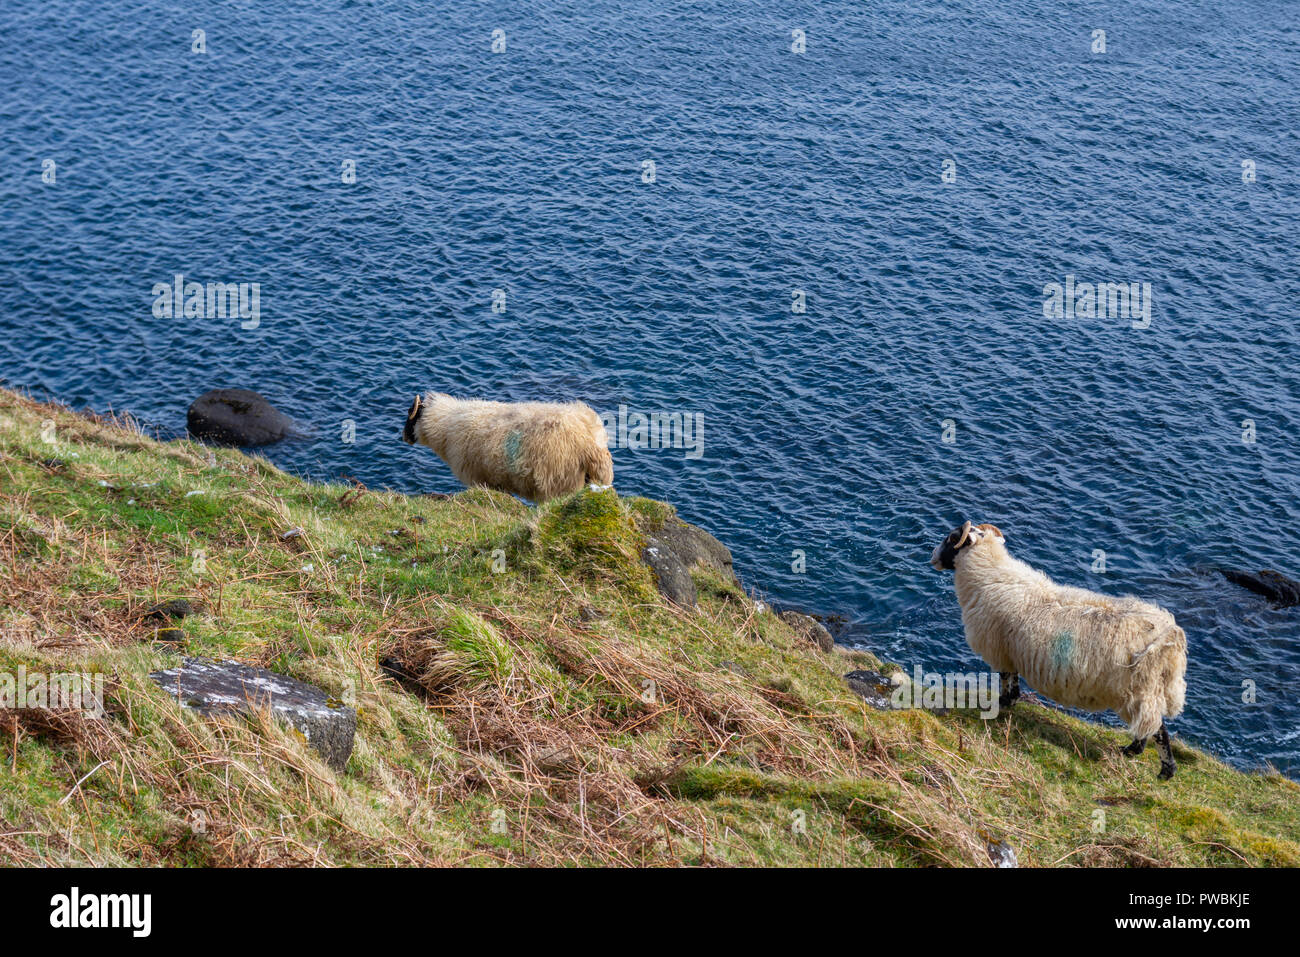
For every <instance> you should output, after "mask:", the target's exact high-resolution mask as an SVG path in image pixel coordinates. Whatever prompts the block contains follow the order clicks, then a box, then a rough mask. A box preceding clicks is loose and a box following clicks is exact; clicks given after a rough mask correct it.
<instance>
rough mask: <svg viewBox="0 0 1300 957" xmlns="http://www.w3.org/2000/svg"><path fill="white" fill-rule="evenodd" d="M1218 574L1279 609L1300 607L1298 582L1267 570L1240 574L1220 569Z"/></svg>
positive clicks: (1227, 569)
mask: <svg viewBox="0 0 1300 957" xmlns="http://www.w3.org/2000/svg"><path fill="white" fill-rule="evenodd" d="M1219 574H1221V575H1222V576H1223V577H1224V578H1226V579H1228V581H1230V582H1232V583H1233V584H1234V585H1240V586H1241V587H1242V588H1245V589H1248V590H1250V591H1253V592H1254V593H1255V594H1256V595H1263V596H1264V597H1265V598H1267V599H1268V600H1269V601H1271V602H1272V603H1273V604H1275V605H1277V606H1279V607H1281V608H1291V607H1292V606H1294V605H1300V582H1297V581H1293V580H1291V579H1290V578H1287V577H1286V576H1285V575H1282V574H1279V573H1278V572H1275V571H1270V570H1268V569H1265V570H1264V571H1258V572H1241V571H1234V570H1233V569H1230V568H1220V569H1219Z"/></svg>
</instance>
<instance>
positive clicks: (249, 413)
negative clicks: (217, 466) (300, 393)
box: [185, 389, 294, 446]
mask: <svg viewBox="0 0 1300 957" xmlns="http://www.w3.org/2000/svg"><path fill="white" fill-rule="evenodd" d="M185 424H186V427H187V428H188V429H189V431H190V434H191V435H193V436H194V437H196V438H200V439H207V440H208V441H211V442H219V443H221V444H222V445H241V446H255V445H270V444H271V443H272V442H279V441H280V440H281V439H284V438H287V437H288V436H290V435H292V434H293V432H294V427H293V420H292V419H290V418H289V417H288V416H287V415H285V414H284V413H283V412H281V411H280V410H279V409H277V408H276V407H275V406H273V405H271V403H270V402H269V401H268V400H267V398H266V397H265V396H263V395H260V394H259V393H257V392H253V391H250V390H249V389H213V390H211V391H210V392H205V393H203V395H201V396H199V397H198V398H197V399H195V400H194V402H193V403H191V405H190V408H189V412H188V414H187V415H186V417H185Z"/></svg>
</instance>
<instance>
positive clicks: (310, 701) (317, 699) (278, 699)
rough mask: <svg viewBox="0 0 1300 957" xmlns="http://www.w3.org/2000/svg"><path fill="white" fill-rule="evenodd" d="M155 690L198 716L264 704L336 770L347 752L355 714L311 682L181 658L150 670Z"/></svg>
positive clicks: (231, 664) (246, 667)
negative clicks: (162, 668)
mask: <svg viewBox="0 0 1300 957" xmlns="http://www.w3.org/2000/svg"><path fill="white" fill-rule="evenodd" d="M149 677H150V678H152V679H153V680H154V681H155V682H156V683H157V684H158V685H159V686H160V687H161V688H163V689H164V690H165V691H167V692H168V694H170V695H172V696H173V697H175V698H176V700H177V701H179V702H180V703H181V704H182V705H184V706H185V707H187V708H192V709H193V710H195V711H197V712H198V713H199V714H202V715H219V714H245V715H246V714H251V713H252V712H253V710H254V709H261V708H269V709H270V711H271V713H272V714H273V715H274V716H275V717H276V718H277V719H279V720H280V721H282V722H284V723H285V724H288V725H289V726H290V727H292V728H294V729H296V730H297V731H298V732H299V733H300V734H301V735H302V736H303V737H304V738H306V739H307V743H308V744H310V745H311V746H312V747H313V748H314V749H315V750H316V751H317V753H319V754H320V756H321V757H322V758H324V759H325V763H326V764H328V765H329V766H330V767H332V768H333V769H334V770H336V771H342V770H343V768H344V767H345V766H346V765H347V763H348V757H349V756H350V755H351V754H352V744H353V739H354V738H355V737H356V731H357V714H356V712H355V711H353V710H352V709H351V708H349V707H346V706H344V705H341V704H338V703H336V702H333V701H331V699H330V697H329V696H328V695H327V694H325V692H324V691H322V690H321V689H320V688H317V687H315V686H314V685H309V684H306V683H305V682H302V681H297V680H295V679H293V678H288V677H285V676H284V675H278V674H276V673H275V672H273V671H267V670H265V669H263V668H253V667H251V666H249V665H244V664H240V663H239V662H237V661H208V660H206V659H203V658H186V659H184V661H183V662H182V664H181V667H179V668H169V669H167V670H166V671H155V672H152V673H150V675H149Z"/></svg>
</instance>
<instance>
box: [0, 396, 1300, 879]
mask: <svg viewBox="0 0 1300 957" xmlns="http://www.w3.org/2000/svg"><path fill="white" fill-rule="evenodd" d="M670 513H671V510H670V508H669V507H668V506H665V505H662V504H659V503H655V502H650V501H647V500H644V499H629V498H619V497H618V496H617V495H616V494H615V493H614V492H613V491H604V492H591V491H584V492H580V493H577V494H576V495H574V496H571V497H569V498H567V499H563V500H559V501H556V502H552V503H550V504H548V505H546V506H545V507H543V508H541V509H530V508H528V507H526V506H524V505H523V504H521V503H519V502H517V501H515V500H514V499H511V498H509V497H507V496H504V495H500V494H496V493H490V492H486V491H483V490H473V491H467V492H463V493H461V494H459V495H455V496H453V497H451V498H442V499H439V498H431V497H406V496H402V495H396V494H386V493H385V494H380V493H375V492H369V491H365V490H362V489H351V490H349V489H348V488H347V487H344V486H323V485H311V484H307V483H304V482H302V481H299V480H298V479H295V478H292V477H290V476H288V475H286V474H284V473H282V472H280V471H278V470H276V469H275V468H274V467H272V466H270V465H269V464H267V463H266V462H265V461H262V460H260V459H257V458H251V457H249V456H246V455H244V454H242V453H240V452H237V451H232V450H221V449H217V450H209V449H207V448H205V447H203V446H201V445H197V444H194V443H190V442H172V443H159V442H155V441H153V440H151V439H148V438H145V437H142V436H141V435H139V434H138V433H137V432H136V431H135V430H133V429H132V428H131V427H130V423H107V422H102V421H95V420H91V419H88V418H85V417H82V416H79V415H75V414H73V413H70V412H67V411H65V410H61V409H57V408H54V407H51V406H46V405H41V404H38V403H35V402H32V401H29V400H27V399H25V398H22V397H19V396H17V395H15V394H13V393H10V392H0V672H11V673H12V672H14V671H15V670H16V669H17V668H18V666H19V665H25V666H26V667H27V669H28V670H29V671H45V672H67V671H102V672H103V673H105V674H106V675H107V676H108V679H109V688H110V691H109V696H108V697H109V710H110V716H109V717H108V718H107V719H104V720H98V721H96V720H88V719H86V718H84V717H83V716H81V715H80V714H79V713H58V712H39V711H32V710H27V709H22V710H11V711H5V712H0V822H2V823H0V863H4V864H56V865H57V864H96V865H112V864H134V863H142V864H182V865H184V864H191V865H232V864H234V865H238V864H270V865H279V864H319V865H339V864H381V865H404V864H496V863H504V864H557V863H559V864H564V863H574V864H660V865H663V864H667V865H671V864H689V865H700V864H703V865H714V864H731V865H755V864H757V865H785V864H809V865H812V864H822V865H886V866H889V865H935V864H940V865H948V864H952V865H985V866H986V865H988V864H989V855H988V851H987V844H988V843H989V842H990V841H998V840H1003V841H1006V842H1008V843H1009V844H1011V845H1012V846H1013V847H1014V848H1015V849H1016V852H1017V855H1018V857H1019V860H1020V863H1021V865H1041V866H1047V865H1163V864H1193V865H1196V864H1208V865H1239V864H1256V865H1292V866H1295V865H1298V864H1300V846H1298V844H1297V840H1300V788H1298V787H1297V786H1296V785H1295V784H1294V783H1292V782H1290V781H1288V780H1286V779H1285V778H1282V777H1281V776H1278V775H1275V774H1270V775H1245V774H1240V773H1238V772H1236V771H1234V770H1232V769H1230V768H1228V767H1226V766H1225V765H1223V764H1221V763H1220V762H1218V761H1216V760H1214V759H1213V758H1211V757H1209V756H1207V755H1205V754H1201V753H1198V752H1195V751H1191V750H1189V749H1187V748H1184V747H1178V746H1176V747H1175V751H1176V752H1177V757H1178V759H1179V762H1180V769H1179V773H1178V775H1177V777H1175V778H1174V779H1173V781H1171V782H1160V781H1157V780H1156V769H1157V757H1156V754H1155V752H1154V749H1148V752H1147V753H1146V754H1145V755H1143V756H1142V757H1141V758H1139V759H1125V758H1123V757H1121V756H1120V755H1119V754H1118V748H1119V746H1120V745H1122V744H1124V743H1125V742H1124V741H1123V739H1122V738H1121V737H1120V736H1119V735H1118V734H1117V733H1116V732H1114V731H1110V730H1106V729H1104V728H1101V727H1099V726H1094V725H1090V724H1086V723H1083V722H1080V721H1076V720H1074V719H1072V718H1070V717H1068V716H1065V715H1062V714H1060V713H1057V712H1055V711H1051V710H1048V709H1045V708H1042V707H1037V706H1033V705H1023V704H1022V705H1020V706H1018V707H1017V708H1016V709H1015V710H1014V712H1012V713H1010V714H1003V715H1002V716H1000V717H998V718H997V719H995V720H993V721H990V722H985V721H981V720H980V719H979V718H978V717H977V716H975V715H973V714H970V713H952V714H949V715H946V716H942V717H940V716H935V715H932V714H929V713H924V712H917V711H907V712H890V713H881V712H876V711H872V710H870V709H868V708H866V707H865V706H864V705H863V704H862V702H861V701H860V700H859V699H857V698H856V697H855V696H854V695H853V694H852V693H851V692H849V691H848V690H847V689H846V688H845V686H844V684H843V681H842V678H841V676H842V675H843V674H844V673H845V672H846V671H849V670H852V669H853V668H855V667H861V666H863V665H864V664H867V665H871V664H874V663H875V662H874V661H873V660H871V659H870V656H866V655H862V654H848V653H845V652H843V651H840V650H837V651H835V652H833V653H830V654H824V653H822V652H820V651H818V650H816V649H815V648H813V647H811V646H810V645H809V644H807V643H805V642H804V640H803V639H801V638H800V637H798V636H797V635H796V634H795V632H793V631H792V630H791V629H790V628H789V627H788V626H787V625H786V624H785V623H784V622H782V621H781V620H780V619H778V618H776V617H775V616H773V615H772V614H771V613H770V612H768V611H766V610H762V609H760V608H759V607H757V606H755V604H754V603H753V602H751V601H750V600H749V599H747V598H746V597H745V596H744V595H743V594H742V593H741V592H740V591H739V590H738V589H736V588H735V587H734V586H732V585H729V584H728V583H726V582H724V581H723V580H722V579H721V578H717V577H713V576H712V575H710V574H707V573H698V574H697V576H696V581H697V584H698V586H699V589H700V610H699V611H698V612H685V611H680V610H676V609H674V608H673V607H671V606H669V605H667V604H665V603H664V601H663V600H662V599H661V598H660V597H659V596H658V594H657V592H656V590H655V588H654V584H653V581H652V579H651V577H650V574H649V572H648V571H647V570H646V569H645V568H644V567H643V566H642V565H641V564H640V562H639V558H638V556H639V551H640V546H641V542H642V531H641V530H642V529H643V528H647V527H651V526H653V524H654V523H655V522H657V521H661V520H662V519H663V517H664V516H665V515H667V514H670ZM290 529H301V534H296V535H291V536H290V537H287V538H286V537H284V533H285V532H286V531H288V530H290ZM173 597H183V598H187V599H189V600H190V601H191V602H192V603H193V604H194V605H195V606H196V608H197V609H198V613H197V614H195V615H193V616H190V617H187V618H185V619H184V621H183V623H182V624H181V626H180V627H181V628H182V629H183V636H182V640H180V641H163V640H159V636H158V634H157V631H156V626H154V625H152V624H150V623H146V621H144V620H143V617H142V616H143V612H144V611H145V610H146V609H147V608H148V607H149V606H150V605H152V604H154V603H156V602H158V601H161V600H164V599H169V598H173ZM182 652H184V653H186V654H191V655H202V656H211V657H227V658H234V659H237V660H239V661H243V662H248V663H251V664H256V665H260V666H263V667H267V668H270V669H272V670H275V671H277V672H281V673H284V674H287V675H291V676H294V677H296V678H299V679H302V680H304V681H308V682H312V683H314V684H317V685H320V686H321V687H323V688H324V689H326V691H327V692H329V693H330V694H331V695H334V696H336V697H338V698H339V699H341V700H343V701H345V702H347V703H349V704H352V705H354V706H355V707H356V708H357V709H358V711H359V719H358V731H357V740H356V747H355V750H354V752H353V754H352V757H351V760H350V762H349V763H348V766H347V769H346V772H345V773H343V774H335V773H334V772H333V771H331V770H330V769H329V768H327V767H326V766H325V765H324V764H323V763H322V762H321V761H320V760H319V759H318V758H317V757H316V756H315V754H314V753H313V752H312V751H311V750H310V749H309V748H308V747H307V746H306V744H305V742H304V741H303V740H301V738H300V736H297V735H295V734H294V733H293V732H292V731H286V730H284V729H283V728H282V727H280V726H279V725H277V724H276V723H275V722H274V721H271V720H269V719H268V720H248V721H239V720H229V719H228V720H224V721H220V722H217V721H213V720H210V719H205V718H201V717H198V716H196V715H194V714H191V713H189V712H183V711H182V710H181V709H180V708H179V707H178V706H177V704H176V703H175V702H174V701H173V700H172V699H170V698H168V697H167V696H166V695H165V694H164V693H163V692H162V691H161V690H160V689H158V688H157V687H155V686H154V685H153V683H152V682H150V681H149V680H148V679H147V677H146V675H147V673H148V672H149V671H151V670H155V669H158V668H161V667H170V666H174V665H175V664H177V663H178V662H179V658H180V655H181V653H182ZM381 661H387V662H389V664H390V666H392V667H395V668H396V669H398V670H399V671H400V672H402V673H404V674H405V675H407V676H408V677H407V678H406V679H404V680H401V681H398V680H395V679H394V678H392V677H390V676H389V672H388V671H386V670H385V669H383V668H381V667H380V664H379V663H380V662H381ZM79 781H80V782H81V783H80V785H79V786H78V782H79ZM1098 811H1101V812H1102V813H1101V814H1100V815H1098V814H1097V813H1096V812H1098ZM1099 827H1100V829H1098V828H1099Z"/></svg>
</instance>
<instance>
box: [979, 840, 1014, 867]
mask: <svg viewBox="0 0 1300 957" xmlns="http://www.w3.org/2000/svg"><path fill="white" fill-rule="evenodd" d="M985 847H987V848H988V852H989V860H990V861H992V862H993V866H994V867H1019V866H1020V865H1019V864H1018V863H1017V862H1016V849H1015V848H1014V847H1012V846H1011V845H1010V844H1008V843H1007V842H1006V841H987V842H985Z"/></svg>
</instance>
